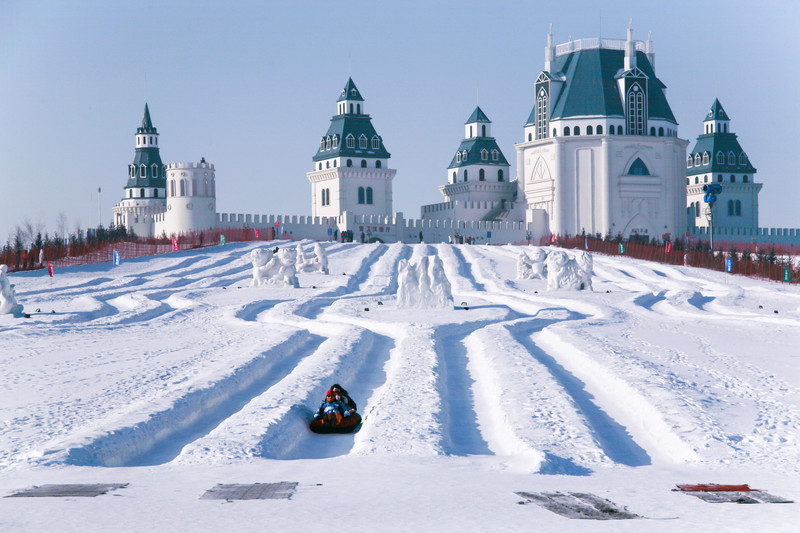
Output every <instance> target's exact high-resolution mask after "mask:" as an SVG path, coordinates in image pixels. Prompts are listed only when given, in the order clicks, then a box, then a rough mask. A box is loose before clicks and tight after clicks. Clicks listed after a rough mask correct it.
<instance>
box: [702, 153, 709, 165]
mask: <svg viewBox="0 0 800 533" xmlns="http://www.w3.org/2000/svg"><path fill="white" fill-rule="evenodd" d="M703 164H704V165H707V164H708V152H703Z"/></svg>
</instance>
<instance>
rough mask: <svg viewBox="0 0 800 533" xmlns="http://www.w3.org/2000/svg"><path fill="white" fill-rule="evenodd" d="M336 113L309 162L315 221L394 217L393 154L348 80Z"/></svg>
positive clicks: (361, 99) (351, 81)
mask: <svg viewBox="0 0 800 533" xmlns="http://www.w3.org/2000/svg"><path fill="white" fill-rule="evenodd" d="M336 106H337V109H336V110H337V113H336V115H334V116H333V117H332V118H331V124H330V126H329V127H328V131H327V133H326V134H325V135H323V136H322V138H321V139H320V144H319V150H317V153H316V155H315V156H314V158H313V161H314V170H313V171H311V172H309V173H308V174H306V176H307V177H308V180H309V181H310V182H311V211H312V215H313V216H323V217H337V216H340V215H341V214H343V213H344V212H345V211H347V212H348V213H351V214H355V215H381V216H390V215H391V214H392V179H394V176H395V174H396V173H397V171H396V170H393V169H390V168H388V166H389V158H390V157H391V155H390V154H389V152H388V151H386V148H385V147H384V145H383V139H382V138H381V137H380V136H379V135H378V134H377V132H376V131H375V128H374V127H373V126H372V119H371V118H370V116H369V115H367V114H366V113H365V112H364V99H363V98H362V96H361V93H360V92H359V90H358V88H357V87H356V85H355V83H353V80H352V79H348V80H347V84H345V86H344V88H343V89H342V94H341V96H340V97H339V100H338V101H337V103H336Z"/></svg>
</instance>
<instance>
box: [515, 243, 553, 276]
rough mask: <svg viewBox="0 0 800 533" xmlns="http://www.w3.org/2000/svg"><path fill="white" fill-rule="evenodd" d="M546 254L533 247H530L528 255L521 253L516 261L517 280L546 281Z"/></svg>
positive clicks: (524, 252)
mask: <svg viewBox="0 0 800 533" xmlns="http://www.w3.org/2000/svg"><path fill="white" fill-rule="evenodd" d="M546 259H547V252H545V251H544V250H542V249H541V248H537V247H535V246H532V247H531V251H530V254H528V253H527V252H526V251H525V250H523V251H521V252H520V254H519V258H518V259H517V279H532V278H539V279H546V278H547V265H546V263H545V260H546Z"/></svg>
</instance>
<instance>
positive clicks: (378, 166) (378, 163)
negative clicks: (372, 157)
mask: <svg viewBox="0 0 800 533" xmlns="http://www.w3.org/2000/svg"><path fill="white" fill-rule="evenodd" d="M375 168H381V160H380V159H378V160H377V161H375Z"/></svg>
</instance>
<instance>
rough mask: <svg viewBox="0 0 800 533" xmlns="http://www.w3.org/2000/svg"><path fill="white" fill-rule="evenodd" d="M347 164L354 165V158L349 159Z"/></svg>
mask: <svg viewBox="0 0 800 533" xmlns="http://www.w3.org/2000/svg"><path fill="white" fill-rule="evenodd" d="M347 166H348V167H352V166H353V160H352V159H348V160H347Z"/></svg>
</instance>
